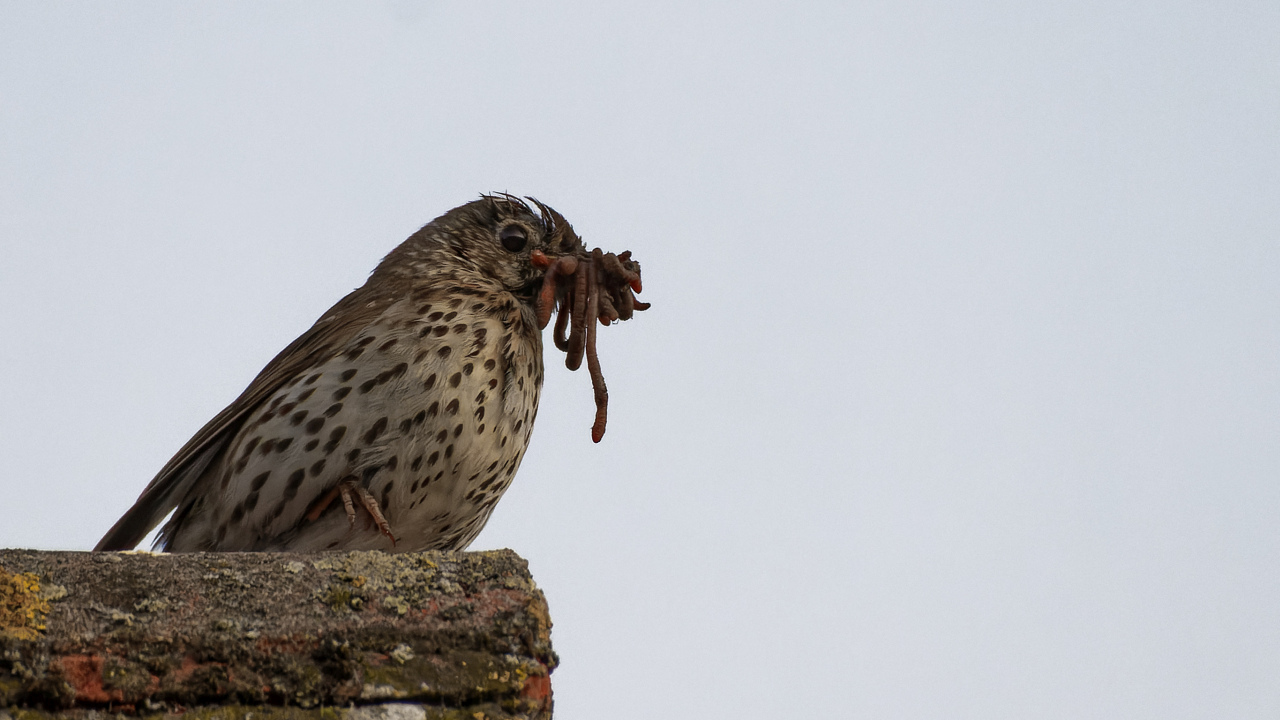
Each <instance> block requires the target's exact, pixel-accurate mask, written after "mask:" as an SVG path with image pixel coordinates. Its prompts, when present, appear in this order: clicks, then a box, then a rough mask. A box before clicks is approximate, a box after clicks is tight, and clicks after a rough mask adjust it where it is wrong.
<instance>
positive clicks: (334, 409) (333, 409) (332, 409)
mask: <svg viewBox="0 0 1280 720" xmlns="http://www.w3.org/2000/svg"><path fill="white" fill-rule="evenodd" d="M341 410H342V403H334V404H332V405H330V406H329V408H328V409H327V410H325V411H324V416H325V417H327V418H331V417H333V416H334V415H337V414H338V412H339V411H341Z"/></svg>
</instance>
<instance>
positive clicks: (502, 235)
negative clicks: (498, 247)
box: [498, 225, 529, 252]
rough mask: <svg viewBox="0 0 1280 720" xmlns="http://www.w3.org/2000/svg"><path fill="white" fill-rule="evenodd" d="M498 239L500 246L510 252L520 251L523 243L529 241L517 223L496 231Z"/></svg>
mask: <svg viewBox="0 0 1280 720" xmlns="http://www.w3.org/2000/svg"><path fill="white" fill-rule="evenodd" d="M498 239H499V240H501V241H502V247H504V248H506V249H508V250H510V251H511V252H520V251H521V250H523V249H524V246H525V244H526V243H528V242H529V236H528V234H526V233H525V231H524V228H522V227H520V226H519V225H508V226H506V227H504V228H502V231H501V232H499V233H498Z"/></svg>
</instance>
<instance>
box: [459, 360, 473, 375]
mask: <svg viewBox="0 0 1280 720" xmlns="http://www.w3.org/2000/svg"><path fill="white" fill-rule="evenodd" d="M475 369H476V366H475V365H473V364H471V363H467V364H466V365H463V366H462V374H463V375H470V374H471V371H473V370H475Z"/></svg>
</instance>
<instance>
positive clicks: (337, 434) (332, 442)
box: [324, 425, 347, 455]
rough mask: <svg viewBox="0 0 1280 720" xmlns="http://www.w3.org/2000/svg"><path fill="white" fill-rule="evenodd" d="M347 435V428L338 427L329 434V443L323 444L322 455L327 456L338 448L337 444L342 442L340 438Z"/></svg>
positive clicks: (344, 426)
mask: <svg viewBox="0 0 1280 720" xmlns="http://www.w3.org/2000/svg"><path fill="white" fill-rule="evenodd" d="M346 434H347V426H346V425H339V426H338V427H336V428H334V429H333V431H332V432H330V433H329V441H328V442H326V443H325V444H324V454H325V455H328V454H329V453H331V452H333V450H334V448H336V447H338V442H339V441H340V440H342V436H343V435H346Z"/></svg>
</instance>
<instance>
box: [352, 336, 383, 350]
mask: <svg viewBox="0 0 1280 720" xmlns="http://www.w3.org/2000/svg"><path fill="white" fill-rule="evenodd" d="M377 339H378V338H377V337H376V336H374V335H370V336H369V337H366V338H361V339H360V342H358V343H356V347H369V344H370V343H372V342H373V341H375V340H377Z"/></svg>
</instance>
